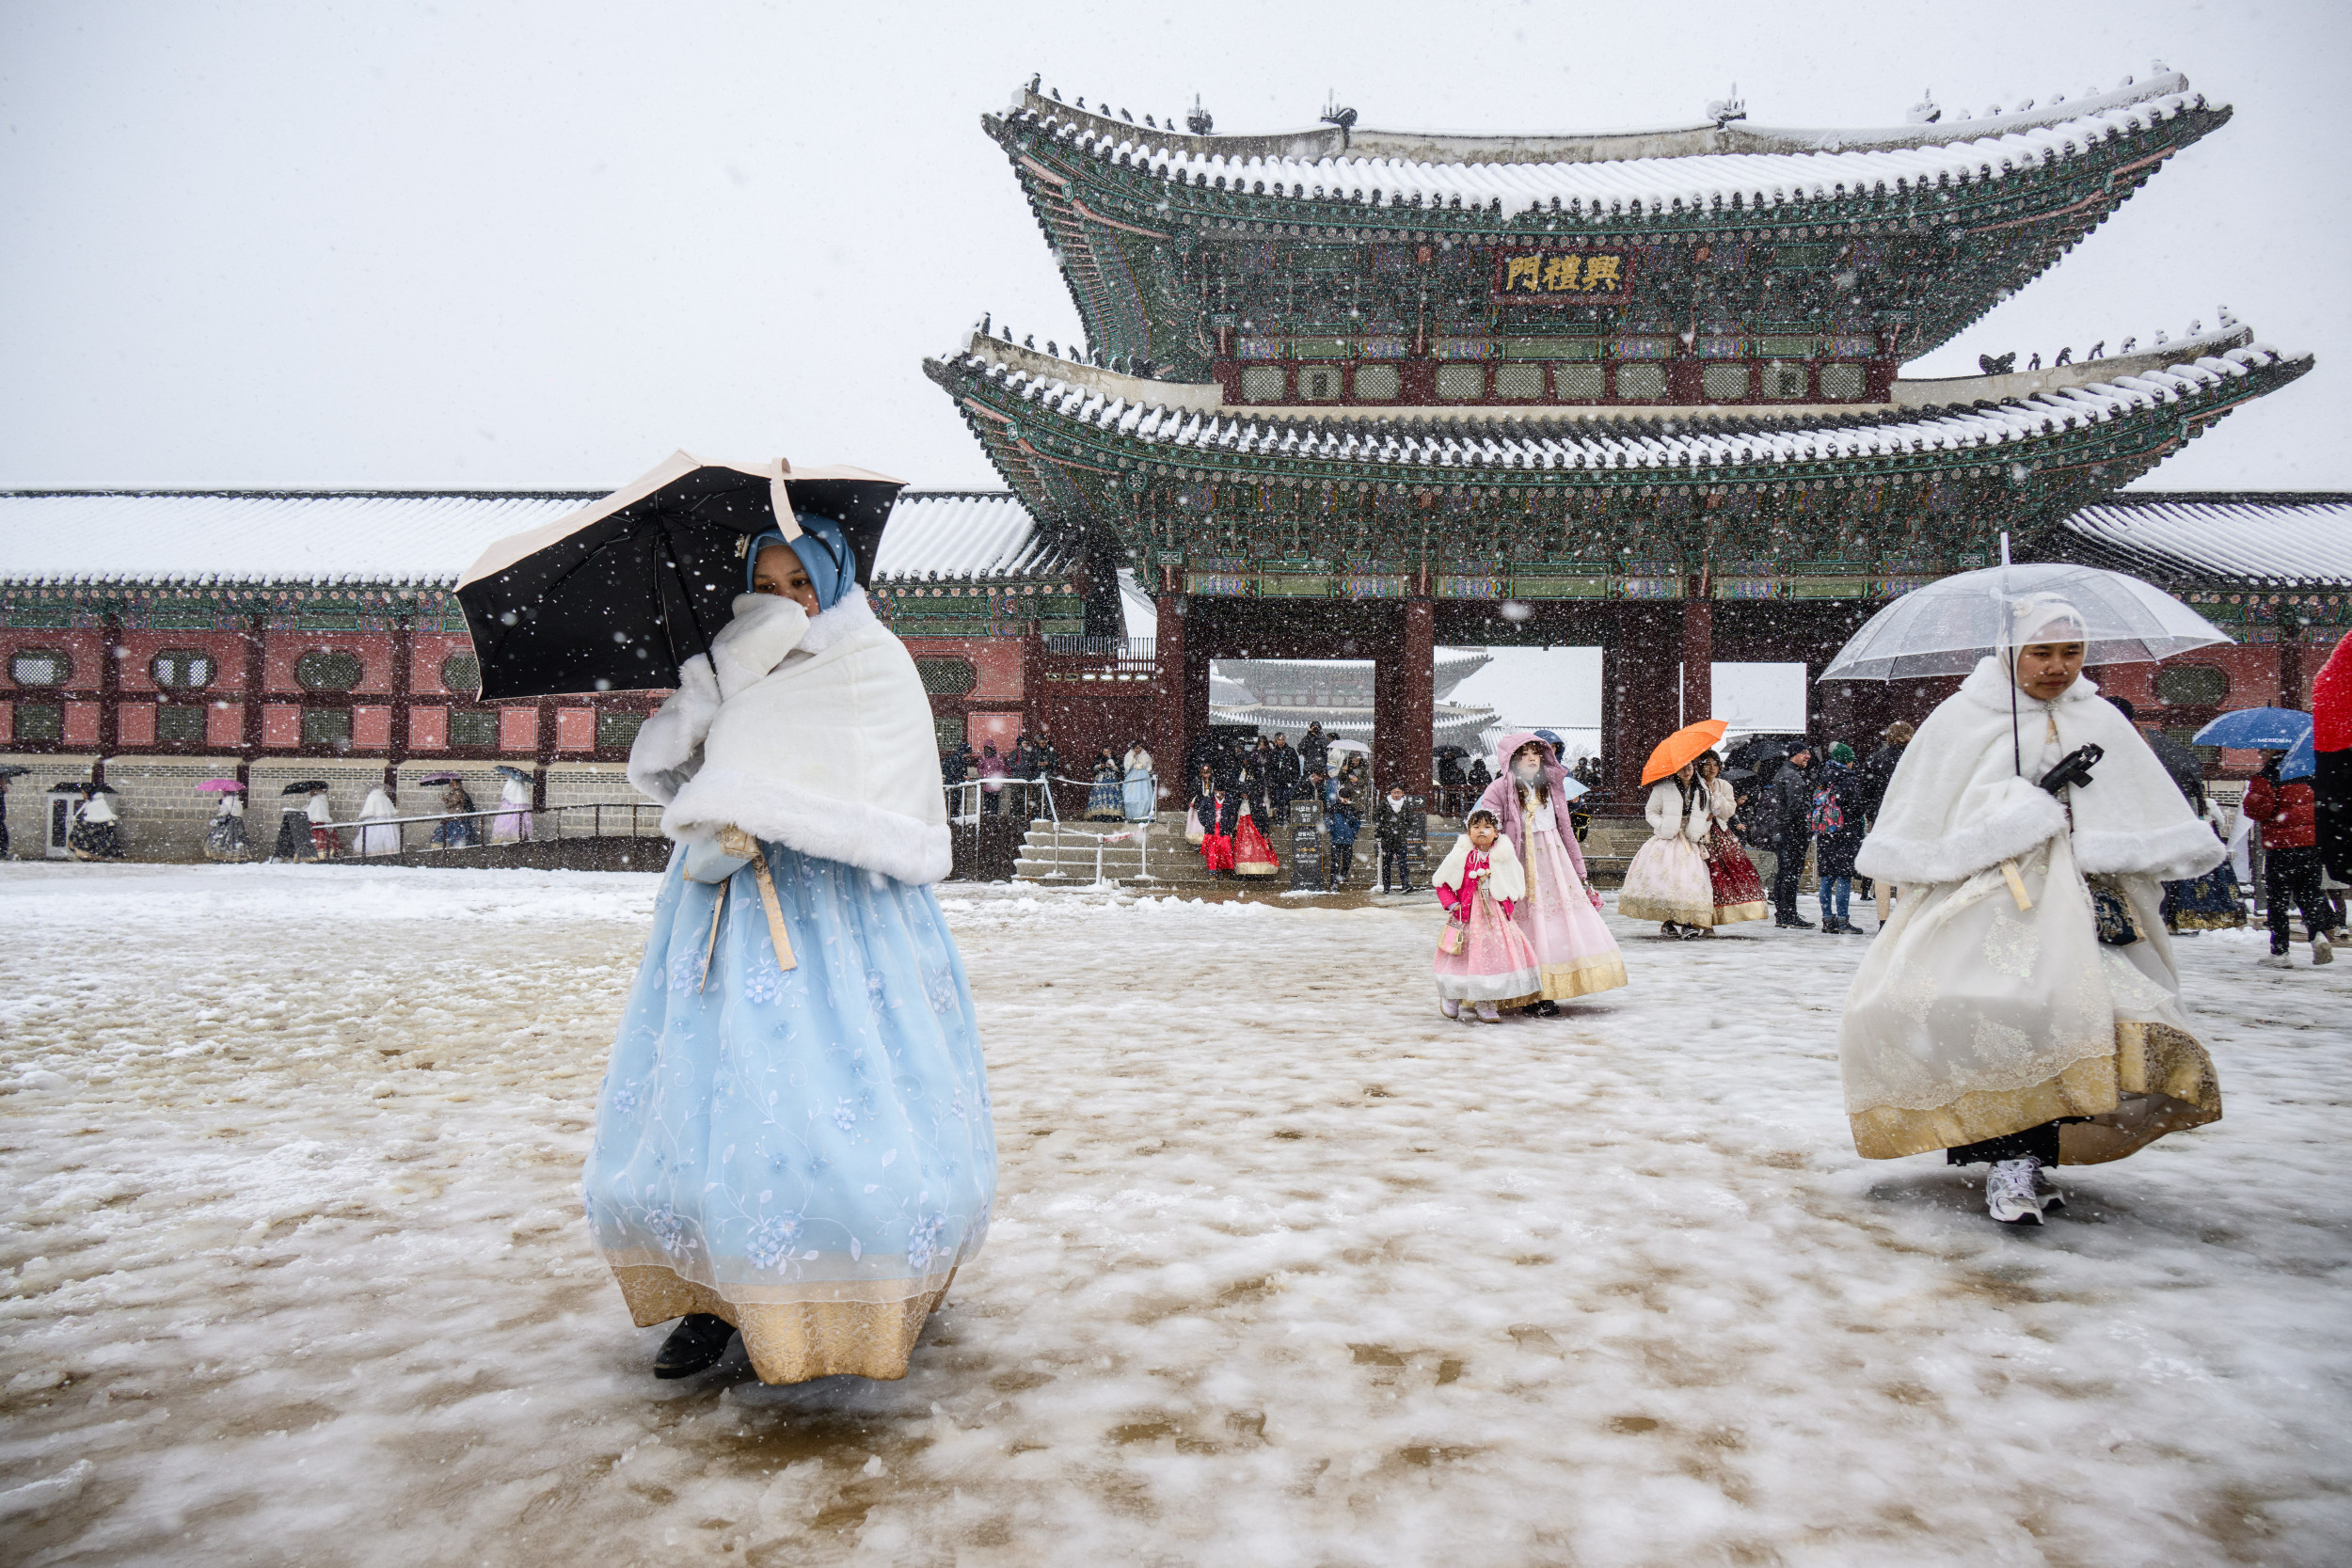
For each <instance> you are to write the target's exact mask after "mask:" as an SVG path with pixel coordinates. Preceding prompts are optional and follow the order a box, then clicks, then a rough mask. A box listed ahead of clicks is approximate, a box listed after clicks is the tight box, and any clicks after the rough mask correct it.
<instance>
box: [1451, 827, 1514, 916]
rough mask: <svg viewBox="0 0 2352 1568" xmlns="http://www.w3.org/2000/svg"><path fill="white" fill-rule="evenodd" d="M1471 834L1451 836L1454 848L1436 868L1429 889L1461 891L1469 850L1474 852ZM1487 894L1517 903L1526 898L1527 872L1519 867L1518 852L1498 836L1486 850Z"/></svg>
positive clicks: (1507, 841) (1468, 859) (1468, 861)
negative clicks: (1442, 888)
mask: <svg viewBox="0 0 2352 1568" xmlns="http://www.w3.org/2000/svg"><path fill="white" fill-rule="evenodd" d="M1475 847H1476V846H1474V845H1472V844H1471V843H1470V834H1468V833H1459V834H1456V835H1455V836H1454V848H1453V849H1452V850H1451V851H1450V852H1449V853H1448V854H1447V855H1446V858H1445V860H1444V862H1443V863H1441V864H1439V865H1438V874H1437V875H1436V876H1434V877H1432V878H1430V879H1429V885H1430V886H1431V887H1460V886H1461V885H1462V872H1463V870H1464V868H1466V867H1467V866H1468V865H1469V864H1470V850H1471V849H1473V848H1475ZM1486 893H1487V895H1488V896H1489V897H1493V898H1497V899H1502V898H1508V899H1510V900H1511V901H1512V902H1513V903H1515V904H1516V903H1518V901H1519V900H1520V899H1522V898H1525V897H1526V896H1527V868H1526V867H1525V866H1523V865H1521V864H1520V863H1519V852H1518V850H1517V849H1514V848H1512V847H1511V841H1510V840H1509V839H1507V838H1505V837H1503V836H1502V834H1501V833H1497V834H1496V835H1495V841H1494V843H1493V844H1492V845H1490V846H1488V847H1487V849H1486Z"/></svg>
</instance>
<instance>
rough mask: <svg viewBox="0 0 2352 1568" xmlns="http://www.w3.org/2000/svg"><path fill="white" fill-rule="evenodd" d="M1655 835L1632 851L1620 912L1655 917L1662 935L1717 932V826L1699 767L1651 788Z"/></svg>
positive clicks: (1649, 810)
mask: <svg viewBox="0 0 2352 1568" xmlns="http://www.w3.org/2000/svg"><path fill="white" fill-rule="evenodd" d="M1643 815H1644V816H1646V817H1647V818H1648V819H1649V830H1650V836H1649V837H1648V838H1647V839H1645V841H1644V842H1643V844H1642V847H1640V848H1639V849H1636V850H1635V851H1634V852H1633V861H1632V863H1631V864H1629V865H1628V866H1627V867H1626V868H1625V884H1624V885H1623V886H1622V887H1620V888H1618V889H1617V912H1618V913H1619V914H1621V915H1623V916H1625V917H1626V918H1627V919H1628V920H1655V921H1657V922H1658V924H1659V927H1660V935H1661V936H1669V937H1703V936H1711V935H1713V934H1714V933H1713V927H1714V925H1715V883H1714V879H1712V878H1711V877H1709V876H1708V870H1707V840H1708V833H1709V832H1712V831H1713V829H1714V826H1715V817H1714V813H1713V811H1712V809H1711V797H1710V796H1709V794H1708V787H1707V784H1706V782H1705V781H1704V780H1702V779H1700V778H1699V776H1698V772H1697V769H1696V768H1695V767H1694V766H1693V765H1692V764H1689V763H1685V764H1684V765H1683V766H1682V768H1680V769H1679V770H1678V771H1677V772H1676V774H1675V775H1674V777H1672V778H1670V779H1661V780H1659V781H1658V782H1657V783H1656V784H1652V785H1651V786H1650V792H1649V800H1648V802H1647V803H1646V804H1645V806H1644V807H1643Z"/></svg>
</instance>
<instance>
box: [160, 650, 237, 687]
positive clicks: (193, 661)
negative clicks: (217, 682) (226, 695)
mask: <svg viewBox="0 0 2352 1568" xmlns="http://www.w3.org/2000/svg"><path fill="white" fill-rule="evenodd" d="M147 673H148V674H149V675H150V676H151V677H152V678H153V680H154V682H155V684H156V685H157V686H160V687H163V688H165V689H168V690H172V691H200V690H202V689H204V688H205V687H208V686H210V685H212V684H213V677H214V676H215V675H217V674H218V673H220V671H219V669H218V667H217V666H216V665H215V663H214V662H213V656H212V655H210V654H208V653H206V652H205V651H204V650H203V649H201V648H165V649H162V650H161V651H159V652H158V653H157V654H156V655H155V657H153V658H152V659H151V660H149V661H148V665H147Z"/></svg>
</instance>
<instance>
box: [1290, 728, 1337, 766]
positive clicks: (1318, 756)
mask: <svg viewBox="0 0 2352 1568" xmlns="http://www.w3.org/2000/svg"><path fill="white" fill-rule="evenodd" d="M1298 762H1299V766H1300V767H1302V768H1322V769H1323V770H1324V771H1325V772H1326V773H1328V772H1329V771H1330V770H1331V737H1330V736H1327V735H1326V734H1324V733H1323V721H1322V720H1320V719H1317V720H1315V721H1312V722H1311V723H1310V724H1309V725H1308V726H1307V733H1306V734H1305V735H1303V736H1299V737H1298Z"/></svg>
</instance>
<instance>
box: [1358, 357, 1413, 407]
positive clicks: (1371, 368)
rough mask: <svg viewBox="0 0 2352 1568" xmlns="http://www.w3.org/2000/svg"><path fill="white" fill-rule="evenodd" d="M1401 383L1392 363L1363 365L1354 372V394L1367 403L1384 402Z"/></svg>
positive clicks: (1392, 395)
mask: <svg viewBox="0 0 2352 1568" xmlns="http://www.w3.org/2000/svg"><path fill="white" fill-rule="evenodd" d="M1403 385H1404V384H1403V383H1402V382H1401V381H1399V380H1398V378H1397V373H1396V367H1395V366H1394V365H1365V366H1363V367H1362V368H1360V369H1359V370H1358V371H1357V372H1356V395H1357V396H1358V397H1359V398H1360V399H1362V400H1363V401H1365V402H1367V403H1386V402H1388V401H1389V400H1390V399H1391V398H1392V397H1394V396H1396V394H1397V393H1398V392H1399V391H1400V390H1402V389H1403Z"/></svg>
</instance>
